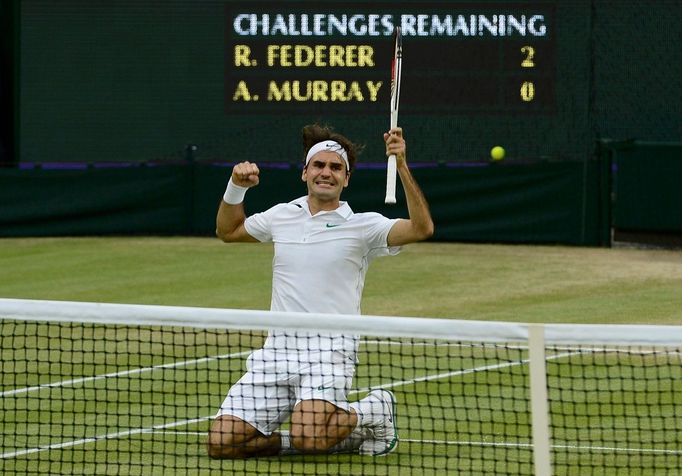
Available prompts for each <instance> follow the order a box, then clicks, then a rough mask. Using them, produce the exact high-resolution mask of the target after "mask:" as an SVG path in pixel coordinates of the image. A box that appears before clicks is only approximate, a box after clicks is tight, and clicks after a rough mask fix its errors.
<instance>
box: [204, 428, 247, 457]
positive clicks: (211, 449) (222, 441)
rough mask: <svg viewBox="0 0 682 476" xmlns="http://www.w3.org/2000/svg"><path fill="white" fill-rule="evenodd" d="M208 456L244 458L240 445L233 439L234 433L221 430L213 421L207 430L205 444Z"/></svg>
mask: <svg viewBox="0 0 682 476" xmlns="http://www.w3.org/2000/svg"><path fill="white" fill-rule="evenodd" d="M206 448H207V450H208V456H210V457H211V458H213V459H237V458H244V457H245V456H244V454H243V451H242V450H241V445H238V444H237V442H236V441H235V439H234V435H233V434H231V433H228V432H226V431H223V430H222V429H221V427H220V425H216V424H215V423H214V424H213V426H212V427H211V430H210V431H209V432H208V441H207V444H206Z"/></svg>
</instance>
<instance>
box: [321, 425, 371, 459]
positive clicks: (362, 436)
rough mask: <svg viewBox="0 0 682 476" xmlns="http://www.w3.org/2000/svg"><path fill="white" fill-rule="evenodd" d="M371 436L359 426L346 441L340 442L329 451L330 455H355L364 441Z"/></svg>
mask: <svg viewBox="0 0 682 476" xmlns="http://www.w3.org/2000/svg"><path fill="white" fill-rule="evenodd" d="M370 436H371V435H370V434H369V433H368V431H367V430H366V429H365V428H363V427H361V426H360V425H357V426H356V427H355V429H354V430H353V431H352V432H351V434H350V435H348V436H347V437H346V438H345V439H343V440H341V441H339V442H338V443H337V444H336V445H334V446H332V448H331V449H330V450H329V452H330V453H354V452H356V451H357V450H358V448H360V445H361V444H362V442H363V441H365V440H366V439H367V438H369V437H370Z"/></svg>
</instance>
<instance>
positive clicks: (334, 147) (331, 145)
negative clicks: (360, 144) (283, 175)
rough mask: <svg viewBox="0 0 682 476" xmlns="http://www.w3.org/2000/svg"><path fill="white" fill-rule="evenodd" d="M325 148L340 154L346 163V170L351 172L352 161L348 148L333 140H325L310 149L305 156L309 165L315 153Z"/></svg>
mask: <svg viewBox="0 0 682 476" xmlns="http://www.w3.org/2000/svg"><path fill="white" fill-rule="evenodd" d="M323 150H328V151H330V152H336V153H337V154H339V157H341V158H342V159H343V161H344V162H345V163H346V170H347V171H348V172H350V163H349V162H348V153H347V152H346V149H344V148H343V146H342V145H341V144H339V143H338V142H336V141H333V140H324V141H322V142H318V143H317V144H315V145H314V146H312V147H311V148H310V150H309V151H308V154H307V155H306V156H305V164H306V165H308V162H310V159H312V158H313V155H315V154H317V153H318V152H321V151H323Z"/></svg>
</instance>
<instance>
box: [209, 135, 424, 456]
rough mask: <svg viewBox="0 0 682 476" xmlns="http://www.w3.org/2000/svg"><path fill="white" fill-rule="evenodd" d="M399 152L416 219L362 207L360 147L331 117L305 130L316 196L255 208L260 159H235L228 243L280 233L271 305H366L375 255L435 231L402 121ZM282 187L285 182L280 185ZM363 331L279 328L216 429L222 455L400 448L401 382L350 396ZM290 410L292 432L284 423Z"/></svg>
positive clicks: (220, 219)
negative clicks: (352, 202)
mask: <svg viewBox="0 0 682 476" xmlns="http://www.w3.org/2000/svg"><path fill="white" fill-rule="evenodd" d="M383 138H384V142H385V143H386V154H387V155H391V154H395V155H396V157H397V168H398V173H399V175H400V180H401V182H402V185H403V189H404V190H405V198H406V201H407V207H408V214H409V217H408V218H406V219H389V218H386V217H384V216H383V215H380V214H379V213H353V211H352V210H351V208H350V206H349V205H348V204H347V203H346V202H342V201H341V200H340V198H341V192H342V191H343V189H344V188H345V187H347V186H348V183H349V180H350V176H351V172H352V171H353V168H354V165H355V162H356V159H357V155H358V153H359V150H360V147H359V146H358V145H356V144H354V143H352V142H351V141H350V140H349V139H347V138H346V137H344V136H342V135H340V134H338V133H336V132H334V131H333V130H332V129H330V128H328V127H322V126H319V125H310V126H306V127H304V128H303V144H304V156H305V164H304V168H303V172H302V175H301V179H302V180H303V181H304V182H305V183H306V185H307V188H308V194H307V195H306V196H303V197H301V198H298V199H296V200H293V201H291V202H289V203H280V204H278V205H275V206H274V207H272V208H270V209H269V210H267V211H265V212H262V213H256V214H254V215H252V216H249V217H248V218H246V216H245V213H244V206H243V201H244V196H245V194H246V191H247V189H249V188H250V187H254V186H256V185H258V183H259V181H260V172H259V169H258V167H257V165H256V164H254V163H250V162H242V163H240V164H237V165H235V167H234V169H233V170H232V176H231V178H230V181H229V183H228V186H227V190H226V191H225V195H224V196H223V201H222V202H221V203H220V208H219V210H218V216H217V219H216V221H217V230H216V233H217V235H218V237H219V238H221V239H222V240H223V241H225V242H273V243H274V259H273V284H272V303H271V310H273V311H288V312H315V313H333V314H360V300H361V297H362V289H363V287H364V282H365V275H366V272H367V266H368V265H369V262H370V261H371V260H372V259H374V258H375V257H378V256H387V255H395V254H397V253H398V252H399V251H400V246H402V245H405V244H408V243H414V242H416V241H420V240H424V239H426V238H428V237H430V236H431V235H432V234H433V221H432V220H431V214H430V212H429V207H428V204H427V202H426V199H425V198H424V195H423V194H422V192H421V190H420V189H419V186H418V185H417V183H416V181H415V180H414V177H413V176H412V174H411V172H410V170H409V168H408V166H407V162H406V159H405V150H406V147H405V140H404V139H403V133H402V129H400V128H393V129H391V130H390V131H388V132H387V133H384V135H383ZM275 186H276V184H275ZM358 342H359V338H358V336H353V335H343V334H312V333H308V332H284V331H271V332H270V333H269V334H268V338H267V340H266V341H265V344H264V346H263V348H262V349H260V350H257V351H255V352H253V353H252V354H251V355H250V356H249V358H248V360H247V364H246V366H247V372H246V374H244V375H243V376H242V378H241V379H240V380H239V381H238V382H237V383H236V384H234V386H232V387H231V388H230V390H229V392H228V394H227V397H226V398H225V400H224V402H223V404H222V405H221V407H220V410H219V411H218V414H217V415H216V418H215V420H214V421H213V424H212V426H211V430H210V432H209V436H208V453H209V455H210V456H211V457H212V458H248V457H253V456H266V455H276V454H290V453H331V452H359V453H361V454H369V455H383V454H388V453H390V452H391V451H394V450H395V449H396V446H397V444H398V434H397V432H396V427H395V411H396V402H395V396H394V395H393V393H392V392H390V391H388V390H384V389H377V390H372V391H370V392H369V393H368V394H367V396H366V397H365V398H363V399H362V400H360V401H358V402H354V403H349V402H348V400H347V394H348V390H349V389H350V386H351V381H352V378H353V375H354V373H355V364H356V354H357V349H358ZM288 418H291V425H290V431H289V432H286V431H278V430H279V427H280V426H281V425H282V424H283V423H284V422H285V421H287V419H288Z"/></svg>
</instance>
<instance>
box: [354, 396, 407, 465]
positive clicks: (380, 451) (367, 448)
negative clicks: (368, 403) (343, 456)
mask: <svg viewBox="0 0 682 476" xmlns="http://www.w3.org/2000/svg"><path fill="white" fill-rule="evenodd" d="M365 398H367V399H368V400H373V401H372V414H373V415H374V416H375V418H376V423H373V424H372V425H370V426H369V429H370V430H371V432H372V434H373V437H370V438H369V439H367V440H365V441H363V442H362V444H361V445H360V450H359V451H360V454H362V455H372V456H381V455H387V454H388V453H391V452H393V451H395V449H396V448H397V447H398V432H397V431H396V425H395V409H396V405H395V395H393V392H391V391H389V390H384V389H377V390H372V391H371V392H369V393H368V394H367V397H365Z"/></svg>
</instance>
